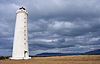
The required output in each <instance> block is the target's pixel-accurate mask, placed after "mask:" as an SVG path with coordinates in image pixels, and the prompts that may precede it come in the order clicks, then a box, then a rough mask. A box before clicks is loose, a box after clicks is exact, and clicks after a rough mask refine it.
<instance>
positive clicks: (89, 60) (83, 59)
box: [0, 55, 100, 64]
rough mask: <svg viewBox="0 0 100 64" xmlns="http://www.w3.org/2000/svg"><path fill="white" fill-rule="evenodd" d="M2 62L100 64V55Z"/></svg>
mask: <svg viewBox="0 0 100 64" xmlns="http://www.w3.org/2000/svg"><path fill="white" fill-rule="evenodd" d="M0 64H100V55H73V56H52V57H32V59H30V60H9V59H1V60H0Z"/></svg>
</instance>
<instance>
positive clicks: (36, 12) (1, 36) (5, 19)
mask: <svg viewBox="0 0 100 64" xmlns="http://www.w3.org/2000/svg"><path fill="white" fill-rule="evenodd" d="M99 2H100V0H84V1H81V0H29V1H28V0H16V1H15V0H9V1H7V0H1V1H0V51H2V52H4V53H5V52H9V55H11V50H12V43H13V36H14V35H13V34H14V26H15V21H16V20H15V19H16V13H15V12H16V10H17V9H18V8H20V7H21V6H24V7H25V8H26V10H27V11H28V12H29V15H28V30H29V46H30V47H29V49H30V53H31V55H35V54H39V53H43V52H62V53H77V52H87V51H91V50H94V49H100V35H99V33H100V4H99ZM5 45H6V46H5ZM3 50H5V51H3ZM0 55H3V53H1V54H0ZM5 55H8V54H6V53H5Z"/></svg>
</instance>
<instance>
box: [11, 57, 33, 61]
mask: <svg viewBox="0 0 100 64" xmlns="http://www.w3.org/2000/svg"><path fill="white" fill-rule="evenodd" d="M10 59H11V60H27V59H31V57H24V58H22V57H16V58H13V57H10Z"/></svg>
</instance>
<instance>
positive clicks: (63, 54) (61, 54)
mask: <svg viewBox="0 0 100 64" xmlns="http://www.w3.org/2000/svg"><path fill="white" fill-rule="evenodd" d="M87 54H90V55H91V54H95V55H96V54H97V55H99V54H100V49H97V50H94V51H89V52H85V53H41V54H37V55H36V56H65V55H87Z"/></svg>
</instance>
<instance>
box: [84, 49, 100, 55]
mask: <svg viewBox="0 0 100 64" xmlns="http://www.w3.org/2000/svg"><path fill="white" fill-rule="evenodd" d="M84 54H100V49H97V50H93V51H89V52H85V53H84Z"/></svg>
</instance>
